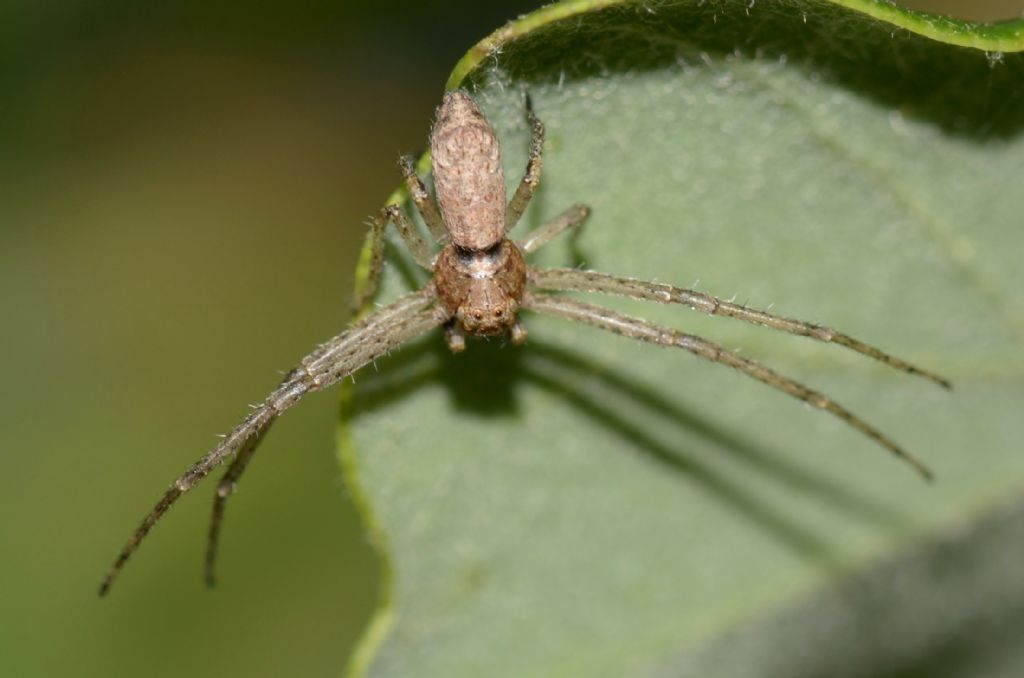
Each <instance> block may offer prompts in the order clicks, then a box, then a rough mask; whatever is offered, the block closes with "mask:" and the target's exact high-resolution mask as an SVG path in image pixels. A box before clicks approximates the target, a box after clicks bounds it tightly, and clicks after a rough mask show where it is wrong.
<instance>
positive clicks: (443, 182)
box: [430, 91, 506, 250]
mask: <svg viewBox="0 0 1024 678" xmlns="http://www.w3.org/2000/svg"><path fill="white" fill-rule="evenodd" d="M430 153H431V162H432V164H433V168H434V188H435V190H436V191H437V202H438V207H439V208H440V210H441V216H442V217H443V218H444V223H445V226H446V228H447V229H448V233H449V235H450V237H451V239H452V242H453V243H455V244H456V245H458V246H459V247H463V248H465V249H471V250H485V249H488V248H490V247H493V246H494V245H496V244H498V242H499V241H500V240H501V239H502V238H503V237H504V234H505V209H506V204H505V200H506V198H505V173H504V170H503V169H502V165H501V148H500V146H499V145H498V138H497V136H495V134H494V129H493V128H492V127H491V125H490V123H489V122H487V119H486V118H484V116H483V113H481V112H480V108H479V107H478V106H477V105H476V103H475V102H474V101H473V100H472V99H470V98H469V96H468V95H467V94H466V93H465V92H461V91H460V92H450V93H448V94H446V95H445V97H444V102H443V103H442V104H441V107H440V108H439V109H438V111H437V122H436V123H435V124H434V129H433V131H432V133H431V136H430Z"/></svg>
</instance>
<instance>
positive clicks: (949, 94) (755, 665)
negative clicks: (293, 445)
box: [341, 0, 1024, 677]
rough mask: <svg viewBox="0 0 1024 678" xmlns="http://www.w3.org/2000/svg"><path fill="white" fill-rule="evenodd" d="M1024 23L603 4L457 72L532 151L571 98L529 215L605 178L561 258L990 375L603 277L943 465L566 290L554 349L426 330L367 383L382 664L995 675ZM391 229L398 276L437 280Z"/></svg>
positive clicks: (550, 18)
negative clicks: (702, 306)
mask: <svg viewBox="0 0 1024 678" xmlns="http://www.w3.org/2000/svg"><path fill="white" fill-rule="evenodd" d="M1022 30H1024V22H1010V23H1004V24H996V25H974V24H968V23H963V22H956V21H953V20H950V19H943V18H938V17H929V16H927V15H922V14H919V13H914V12H911V11H908V10H900V9H897V8H896V7H894V6H892V5H889V4H888V3H884V2H870V1H867V0H860V1H858V2H854V1H853V0H848V1H847V2H843V3H828V2H812V1H810V0H806V1H795V0H787V1H784V2H783V1H775V2H770V3H768V2H747V1H743V2H734V1H727V0H719V1H712V0H706V1H703V2H700V1H696V0H693V1H690V2H654V1H648V2H643V3H621V2H570V3H562V4H558V5H554V6H551V7H548V8H545V9H543V10H540V11H538V12H536V13H534V14H532V15H529V16H527V17H524V18H522V19H520V20H518V21H517V22H514V23H511V24H509V25H508V26H506V27H505V28H503V29H501V30H499V31H498V32H496V33H495V34H494V35H493V36H491V37H490V38H488V39H486V40H484V41H483V42H482V43H481V44H480V45H478V46H477V47H474V48H473V49H472V50H470V52H469V53H468V54H467V56H466V57H465V59H463V61H462V62H460V64H459V65H458V66H457V68H456V70H455V72H454V74H453V76H452V80H451V82H450V83H449V86H450V87H468V88H470V89H471V90H473V91H474V93H475V96H476V98H477V99H478V100H479V101H480V102H481V105H482V106H483V108H484V110H485V112H486V113H487V115H488V116H489V118H490V119H491V121H492V122H493V123H494V124H495V126H496V128H497V130H498V133H499V136H500V137H501V139H502V142H503V149H504V153H505V162H506V167H507V169H508V174H509V177H510V179H509V181H510V182H512V181H517V180H518V177H519V175H520V172H521V170H522V167H523V166H524V162H525V154H526V143H527V129H526V124H525V121H524V116H523V92H524V91H529V93H530V95H531V97H532V99H533V102H534V106H535V109H536V111H537V113H538V115H539V116H540V117H541V118H542V120H543V121H544V122H545V124H546V125H547V135H548V136H547V143H546V146H545V156H544V177H543V180H542V186H541V189H540V191H539V192H538V195H537V196H536V198H535V199H534V201H533V204H532V206H531V209H530V210H529V211H528V212H527V215H526V216H525V218H524V220H523V222H524V223H521V224H520V226H519V227H518V228H517V230H516V233H517V234H520V235H521V234H522V233H524V232H526V231H527V230H528V229H529V228H532V227H534V226H536V225H537V224H539V223H541V222H542V221H544V220H545V219H546V218H549V217H551V216H553V215H554V214H556V213H557V212H559V211H561V210H562V209H564V208H565V207H567V206H568V205H570V204H572V203H574V202H583V203H586V204H588V205H590V206H591V207H592V208H593V216H592V217H591V219H590V221H589V222H588V223H587V225H586V227H585V228H584V229H583V231H582V232H581V233H580V234H579V237H576V238H569V237H563V238H562V239H560V240H559V241H557V242H555V243H552V244H551V245H549V246H548V247H547V248H545V249H544V250H543V251H542V252H540V253H539V256H538V257H537V259H536V260H535V262H534V263H540V264H541V265H546V266H574V265H580V264H584V265H586V267H588V268H592V269H594V270H599V271H605V272H609V273H615V274H619V275H627V276H633V277H637V278H644V279H654V280H658V281H662V282H671V283H675V284H678V285H683V286H696V287H698V288H699V289H700V290H702V291H706V292H710V293H713V294H717V295H720V296H723V297H726V298H730V297H733V296H735V297H736V299H737V300H738V301H740V302H743V303H746V304H749V305H751V306H754V307H761V308H766V307H771V308H772V309H773V310H774V311H776V312H778V313H781V314H784V315H788V316H791V317H798V318H804V319H808V320H812V321H814V322H819V323H823V324H827V325H830V326H832V327H835V328H837V329H840V330H841V331H846V332H849V333H851V334H853V335H854V336H856V337H858V338H861V339H863V340H865V341H868V342H870V343H872V344H875V345H877V346H880V347H882V348H883V349H885V350H888V351H891V352H893V353H894V354H896V355H898V356H901V357H904V358H907V359H909V360H911V361H913V362H916V363H918V364H920V365H922V366H924V367H926V368H931V369H934V370H936V371H938V372H940V373H942V374H943V375H945V376H947V377H949V378H951V379H952V380H953V381H954V383H955V386H956V388H955V390H954V391H953V392H946V391H943V390H942V389H939V388H936V387H935V386H934V385H932V384H930V383H928V382H926V381H924V380H920V379H916V378H913V377H910V376H908V375H906V374H902V373H899V372H896V371H893V370H890V369H887V368H885V367H884V366H881V365H879V364H877V363H875V362H872V361H870V360H868V359H866V358H863V357H862V356H859V355H856V354H854V353H852V352H851V351H848V350H844V349H842V348H840V347H836V346H827V345H820V344H818V343H816V342H814V341H811V340H809V339H805V338H801V337H796V336H791V335H786V334H782V333H779V332H774V331H771V330H766V329H761V328H755V327H750V326H747V325H744V324H743V323H740V322H738V321H733V320H728V319H722V318H708V317H705V316H702V315H700V314H698V313H697V312H695V311H691V310H688V309H685V308H681V307H664V306H658V305H651V304H643V303H632V302H623V301H621V300H617V299H600V298H596V297H592V298H591V300H592V301H599V302H600V303H605V304H607V305H608V306H611V307H614V308H618V309H625V310H628V311H630V312H633V313H636V314H639V315H642V316H643V317H646V318H648V319H650V320H654V321H658V322H663V323H665V324H669V325H672V326H674V327H678V328H681V329H684V330H685V331H687V332H692V333H696V334H700V335H702V336H705V337H707V338H709V339H712V340H714V341H717V342H720V343H721V344H723V345H724V346H726V347H728V348H736V349H738V350H740V351H741V353H742V354H743V355H745V356H747V357H751V358H755V359H758V360H762V361H764V362H765V363H767V364H768V365H770V366H772V367H774V368H776V369H778V370H779V371H782V372H783V373H785V374H788V375H791V376H793V377H795V378H797V379H799V380H800V381H801V382H804V383H806V384H808V385H810V386H812V387H815V388H818V389H821V390H823V391H824V392H826V393H828V394H831V395H832V396H834V397H835V398H836V399H837V400H838V401H839V402H841V403H842V404H844V405H846V406H847V407H849V408H850V409H851V410H853V411H854V412H856V413H857V414H859V415H862V416H863V417H864V418H866V419H867V420H868V421H869V422H872V423H873V424H875V425H877V426H878V427H879V428H881V429H882V430H883V431H885V432H886V433H888V434H890V435H891V436H892V437H894V438H895V439H896V440H898V441H899V442H901V443H902V444H903V445H904V446H906V447H907V448H908V449H910V450H911V451H912V452H914V453H915V454H917V455H919V456H920V457H922V458H923V459H924V460H925V461H926V462H927V463H928V464H929V465H930V466H931V467H932V468H933V469H934V470H935V472H936V474H937V476H938V480H937V481H936V482H935V483H934V484H932V485H929V484H926V483H923V482H921V480H920V479H919V478H918V477H917V476H916V475H915V474H914V473H913V472H912V471H911V470H910V469H909V467H907V466H906V465H905V464H903V463H901V462H900V461H899V460H896V459H894V458H893V457H891V456H890V455H888V454H887V453H886V451H885V450H884V449H882V448H880V447H878V446H877V445H875V444H873V443H872V442H871V441H870V440H869V439H867V438H865V437H864V436H862V435H860V434H859V433H857V432H856V431H854V430H852V429H851V428H850V427H848V426H846V425H844V424H843V423H842V422H840V421H838V420H836V419H835V418H833V417H830V416H828V415H826V414H823V413H821V412H819V411H817V410H812V409H811V408H808V407H806V406H803V405H802V404H801V403H799V402H798V401H795V400H793V399H792V398H790V397H788V396H786V395H784V394H781V393H779V392H776V391H773V390H772V389H769V388H767V387H765V386H764V385H762V384H760V383H757V382H755V381H753V380H751V379H749V378H746V377H744V376H743V375H740V374H738V373H736V372H733V371H731V370H728V369H725V368H723V367H721V366H718V365H713V364H708V363H705V362H702V361H701V360H699V359H697V358H695V357H693V356H691V355H689V354H686V353H684V352H682V351H673V350H669V349H659V348H655V347H652V346H649V345H639V344H637V343H634V342H631V341H630V340H627V339H624V338H621V337H617V336H613V335H608V334H604V333H601V332H600V331H598V330H594V329H592V328H589V327H585V326H581V325H573V324H570V323H567V322H562V321H558V320H555V319H548V318H540V317H535V316H526V317H525V323H526V326H527V328H528V330H529V332H530V338H529V341H528V344H527V345H526V346H525V347H523V348H512V347H504V346H503V343H504V342H503V341H498V340H494V341H490V342H484V341H476V342H472V343H471V345H470V346H469V349H468V350H467V352H466V353H465V354H462V355H458V356H453V355H450V354H449V353H448V352H447V350H446V349H445V348H444V345H443V341H442V340H441V338H440V336H439V335H437V334H434V335H431V336H429V337H427V338H425V339H424V340H422V341H419V342H416V343H415V344H413V345H410V346H408V347H406V348H405V349H403V350H402V351H399V352H397V353H396V354H395V355H393V356H391V357H390V358H388V359H387V360H383V361H379V362H378V364H377V366H376V370H373V369H370V370H366V371H365V372H363V373H360V374H359V375H357V384H356V387H355V388H354V389H351V390H347V391H346V394H345V403H346V407H345V408H344V409H345V414H344V417H343V428H342V431H341V441H342V458H343V462H344V464H345V468H346V470H347V473H348V477H349V482H350V483H351V484H352V485H353V487H357V488H361V490H360V493H361V494H360V502H361V504H362V509H363V511H364V513H365V515H366V519H367V523H368V526H369V529H370V532H371V534H372V535H373V537H374V539H375V541H376V543H377V544H378V546H379V547H380V549H381V554H382V559H383V562H384V568H385V582H384V591H383V594H382V602H381V608H380V610H379V612H378V616H377V618H376V619H375V621H374V623H373V625H372V626H371V629H370V630H369V631H368V633H367V636H366V638H365V640H364V643H363V645H362V648H361V650H360V652H359V654H358V655H357V656H356V657H355V658H354V660H353V662H352V665H351V667H350V668H351V674H352V675H364V674H365V675H371V676H408V675H415V676H418V677H423V676H478V675H479V676H504V675H509V676H535V675H544V676H549V675H560V676H568V675H579V676H603V675H607V676H622V675H631V676H660V675H665V676H669V675H700V676H719V675H720V676H740V675H757V676H765V675H772V676H817V675H830V676H834V675H882V674H884V675H897V673H898V674H899V675H913V674H914V671H923V672H924V674H927V675H935V671H933V670H931V669H934V668H935V666H936V664H934V662H935V661H937V659H936V657H940V658H941V657H943V656H947V655H948V654H949V653H950V652H954V653H959V654H956V657H954V658H955V659H958V660H960V661H961V664H960V665H961V666H966V667H968V668H969V670H970V671H975V672H974V673H972V675H982V674H984V673H985V671H982V670H981V669H980V668H979V666H981V665H982V664H984V661H982V660H981V659H978V657H979V656H981V655H978V654H977V653H976V652H975V648H974V646H973V645H971V644H970V642H969V641H970V640H971V639H972V638H975V636H972V635H970V634H968V635H964V634H963V633H961V631H962V629H964V628H974V629H992V628H996V627H998V628H1002V629H1007V628H1008V629H1017V630H1020V629H1021V628H1022V627H1024V623H1022V621H1021V620H1022V619H1024V616H1022V615H1021V614H1020V613H1019V612H1020V610H1022V609H1024V590H1022V588H1024V586H1022V584H1021V581H1020V580H1021V578H1020V577H1019V576H1013V574H1012V573H1013V572H1018V573H1019V562H1020V558H1021V556H1022V555H1024V554H1022V550H1024V547H1022V545H1024V539H1021V538H1020V533H1021V532H1024V528H1022V527H1021V522H1022V520H1021V519H1022V517H1024V509H1022V508H1018V506H1019V502H1020V499H1021V497H1022V489H1024V482H1022V479H1024V455H1021V454H1020V440H1022V439H1024V425H1022V420H1024V418H1022V417H1021V406H1022V404H1024V360H1022V352H1021V348H1020V347H1021V345H1022V341H1024V294H1021V292H1022V290H1024V266H1022V265H1021V253H1022V252H1024V229H1022V228H1021V215H1022V213H1024V191H1022V190H1021V189H1020V186H1021V183H1020V182H1021V177H1022V176H1024V139H1022V131H1024V87H1022V86H1021V83H1022V82H1024V59H1022V58H1021V56H1020V55H1018V54H1003V52H1009V51H1011V50H1020V49H1022V48H1024V39H1022V37H1021V36H1022ZM926 36H927V37H926ZM932 38H936V39H938V40H941V41H942V42H938V41H935V40H933V39H932ZM957 45H966V46H968V47H962V46H957ZM976 48H982V49H988V50H992V51H991V52H985V51H981V50H980V49H976ZM996 50H1001V51H1000V52H998V53H997V52H996ZM426 126H427V121H424V133H426V131H427V130H426ZM400 197H401V195H400V194H396V195H395V196H393V199H399V198H400ZM391 249H392V252H391V254H392V264H391V265H390V266H389V268H388V269H387V271H386V275H385V282H384V286H383V294H382V295H381V297H380V298H379V300H381V301H384V302H386V301H387V299H389V298H393V297H394V296H395V295H396V294H397V293H398V291H399V290H401V289H405V288H406V287H408V286H410V285H411V286H415V285H418V284H420V282H421V281H422V280H423V277H422V276H421V275H418V273H417V272H416V270H415V267H414V266H412V265H410V264H409V262H408V259H407V258H405V257H403V254H402V252H401V248H400V247H392V248H391ZM697 280H699V283H697V282H695V281H697ZM1014 530H1015V532H1014ZM1008 535H1009V537H1008ZM1008 563H1018V565H1017V566H1010V565H1008ZM993 620H998V621H1000V623H999V624H994V623H992V624H991V625H990V626H986V625H985V624H986V623H991V622H992V621H993ZM1003 622H1005V623H1003ZM986 638H988V639H989V640H991V639H992V638H998V634H989V635H987V636H986ZM964 639H966V640H964ZM965 642H966V643H967V644H966V645H964V643H965ZM957 643H960V644H959V645H958V644H957ZM1005 645H1006V646H1007V647H1010V646H1012V647H1016V644H1012V643H1010V644H1005ZM989 646H992V647H1003V645H999V644H998V643H995V642H994V641H992V642H989V645H987V646H986V647H989ZM950 648H952V649H950ZM940 650H941V651H942V652H946V653H947V655H940V654H939V653H940ZM972 653H974V654H972ZM982 654H984V653H982ZM1017 654H1018V655H1019V654H1020V653H1019V652H1018V653H1017ZM985 656H986V657H987V656H989V655H985ZM1000 656H1001V655H1000ZM964 657H966V659H964ZM1019 659H1020V658H1019V657H1018V660H1019ZM930 662H931V663H930ZM972 662H973V663H972ZM943 666H944V667H945V668H947V669H948V667H949V664H943ZM1016 666H1018V667H1020V666H1021V664H1016ZM900 671H903V673H899V672H900ZM943 675H959V674H955V673H950V674H943Z"/></svg>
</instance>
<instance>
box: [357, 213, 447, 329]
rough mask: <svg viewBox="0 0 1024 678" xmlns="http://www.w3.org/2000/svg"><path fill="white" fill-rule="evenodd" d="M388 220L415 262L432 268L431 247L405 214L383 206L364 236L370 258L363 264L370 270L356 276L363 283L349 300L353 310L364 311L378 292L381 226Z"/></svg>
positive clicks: (381, 256) (428, 268)
mask: <svg viewBox="0 0 1024 678" xmlns="http://www.w3.org/2000/svg"><path fill="white" fill-rule="evenodd" d="M389 223H394V224H395V228H396V229H397V230H398V233H399V235H401V236H402V240H404V241H405V245H406V247H408V248H409V252H410V253H411V254H412V257H413V259H415V260H416V263H417V264H419V265H420V266H422V267H423V268H425V269H427V270H428V271H429V270H430V269H431V268H432V267H433V266H432V262H431V255H430V247H429V245H427V242H426V241H425V240H424V239H423V238H422V237H421V236H420V234H419V233H418V232H417V231H416V229H415V228H414V227H413V224H412V222H411V221H410V220H409V217H408V215H406V213H405V212H404V211H403V210H402V208H401V207H399V206H398V205H385V206H384V207H382V208H381V209H380V211H379V212H378V213H377V216H376V217H374V218H373V221H372V222H371V223H370V233H369V234H368V236H367V237H368V238H369V239H370V259H369V262H367V264H366V265H367V266H368V267H369V271H368V272H367V273H366V275H365V277H363V276H358V277H362V278H363V279H364V280H365V281H366V282H365V283H364V284H363V287H362V289H360V290H358V291H357V293H356V295H355V298H354V299H353V300H352V312H353V313H358V312H359V311H361V310H363V309H364V308H365V307H366V305H367V304H368V303H369V302H370V300H372V299H373V295H374V294H375V293H376V292H377V281H378V280H379V279H380V272H381V269H382V268H383V267H384V229H386V228H387V226H388V224H389Z"/></svg>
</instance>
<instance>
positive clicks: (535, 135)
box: [505, 94, 544, 232]
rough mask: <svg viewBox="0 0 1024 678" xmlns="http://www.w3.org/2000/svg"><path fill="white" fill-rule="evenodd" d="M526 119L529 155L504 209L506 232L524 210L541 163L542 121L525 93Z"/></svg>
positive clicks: (538, 176)
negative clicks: (528, 134)
mask: <svg viewBox="0 0 1024 678" xmlns="http://www.w3.org/2000/svg"><path fill="white" fill-rule="evenodd" d="M526 121H527V123H529V125H530V157H529V159H528V160H527V161H526V172H525V173H524V174H523V178H522V180H521V181H520V182H519V186H518V187H516V192H515V193H514V194H512V198H511V200H509V201H508V207H507V209H506V210H505V232H508V231H509V230H510V229H511V228H512V227H513V226H515V225H516V223H517V222H518V221H519V218H520V217H521V216H523V212H524V211H526V206H527V205H528V204H529V203H530V199H531V198H532V197H533V193H534V191H536V190H537V184H539V183H540V170H541V165H542V164H543V151H544V123H542V122H541V121H540V119H539V118H538V117H537V116H536V115H535V114H534V112H533V102H532V101H530V95H529V94H527V95H526Z"/></svg>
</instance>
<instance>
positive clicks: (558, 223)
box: [518, 204, 590, 254]
mask: <svg viewBox="0 0 1024 678" xmlns="http://www.w3.org/2000/svg"><path fill="white" fill-rule="evenodd" d="M589 216H590V208H589V207H587V206H586V205H579V204H577V205H573V206H572V207H570V208H569V209H567V210H565V211H564V212H562V213H561V214H559V215H558V216H556V217H554V218H552V219H549V220H548V221H546V222H544V223H543V224H541V225H540V226H538V227H537V228H535V229H533V230H532V231H530V232H529V233H528V234H527V236H526V237H525V238H523V239H522V240H520V241H519V243H518V245H519V247H520V249H522V250H523V252H524V253H525V254H529V253H530V252H535V251H537V250H538V249H540V248H541V247H543V246H544V245H546V244H548V243H549V242H550V241H551V239H552V238H554V237H556V236H558V235H560V234H561V233H562V232H563V231H566V230H568V229H570V228H575V227H578V226H582V225H583V222H585V221H586V220H587V217H589Z"/></svg>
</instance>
